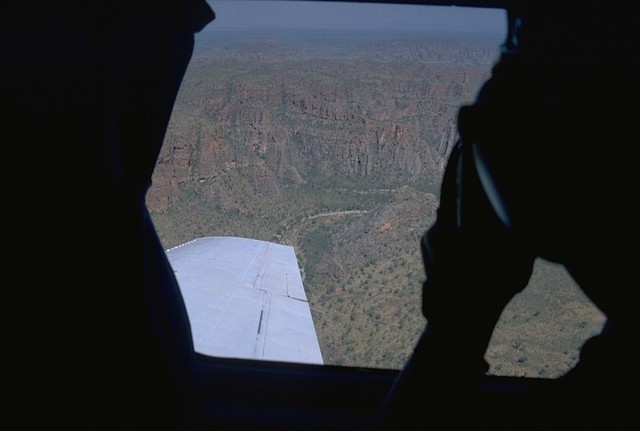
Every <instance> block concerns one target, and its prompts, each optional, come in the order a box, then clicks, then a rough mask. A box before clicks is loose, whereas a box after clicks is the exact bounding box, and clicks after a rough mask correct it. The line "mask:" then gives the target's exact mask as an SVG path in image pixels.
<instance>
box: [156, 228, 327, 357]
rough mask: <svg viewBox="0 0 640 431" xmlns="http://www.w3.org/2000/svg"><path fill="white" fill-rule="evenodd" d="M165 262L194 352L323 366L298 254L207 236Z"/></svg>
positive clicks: (182, 247) (284, 247) (173, 251)
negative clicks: (177, 291) (183, 310)
mask: <svg viewBox="0 0 640 431" xmlns="http://www.w3.org/2000/svg"><path fill="white" fill-rule="evenodd" d="M167 257H168V259H169V262H170V263H171V266H172V268H173V270H174V272H175V275H176V278H177V280H178V284H179V285H180V290H181V292H182V296H183V297H184V301H185V304H186V307H187V312H188V314H189V321H190V323H191V329H192V333H193V341H194V345H195V350H196V351H197V352H199V353H202V354H205V355H209V356H218V357H232V358H244V359H264V360H273V361H283V362H299V363H312V364H322V363H323V360H322V354H321V352H320V345H319V344H318V337H317V335H316V331H315V327H314V325H313V320H312V317H311V310H310V308H309V303H308V302H307V297H306V295H305V291H304V287H303V285H302V277H301V276H300V270H299V268H298V261H297V259H296V256H295V252H294V249H293V247H291V246H287V245H281V244H275V243H270V242H266V241H259V240H254V239H247V238H238V237H203V238H198V239H195V240H193V241H190V242H187V243H185V244H182V245H180V246H177V247H174V248H172V249H169V250H167Z"/></svg>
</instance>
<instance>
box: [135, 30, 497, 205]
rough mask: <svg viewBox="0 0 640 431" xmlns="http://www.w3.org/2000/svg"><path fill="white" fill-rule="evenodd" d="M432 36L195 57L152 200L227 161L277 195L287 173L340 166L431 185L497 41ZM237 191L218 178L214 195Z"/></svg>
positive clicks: (373, 179)
mask: <svg viewBox="0 0 640 431" xmlns="http://www.w3.org/2000/svg"><path fill="white" fill-rule="evenodd" d="M429 43H430V42H429V41H402V42H395V43H394V42H385V43H378V44H364V45H362V46H351V47H350V48H349V50H350V53H351V56H350V57H347V58H344V59H337V58H331V57H330V56H329V58H322V57H321V58H315V57H311V58H303V59H302V60H300V59H298V57H295V56H289V55H285V54H287V53H289V51H288V50H287V49H285V48H281V49H280V51H281V52H282V53H281V55H279V51H278V49H276V48H275V47H273V46H272V45H271V44H269V47H270V49H269V50H268V51H267V52H268V53H269V55H268V56H267V59H266V60H265V59H264V55H263V57H259V56H258V57H257V59H256V56H253V55H250V54H247V53H246V52H244V51H241V52H240V53H237V54H235V55H231V54H226V55H222V54H219V55H218V54H216V55H214V54H210V55H201V56H198V57H196V58H194V59H193V60H192V63H191V66H190V69H189V71H188V74H187V76H186V77H185V80H184V82H183V86H182V90H181V93H180V95H179V99H178V101H177V104H176V107H175V110H174V115H173V119H172V123H171V125H170V127H169V130H168V132H167V136H166V139H165V144H164V147H163V149H162V153H161V154H160V157H159V159H158V163H157V167H156V170H155V172H154V176H153V184H154V186H153V188H152V189H151V190H150V192H149V195H148V200H147V203H148V206H149V208H150V210H151V211H152V212H164V211H167V210H168V209H169V207H170V206H171V205H172V204H174V203H176V202H177V201H179V200H180V199H181V198H182V197H183V191H181V188H180V184H183V183H188V182H195V183H198V182H199V183H205V182H211V181H212V180H214V179H215V178H216V177H217V176H220V175H224V173H225V172H228V171H230V170H236V171H239V170H241V171H243V175H245V176H247V177H248V179H249V181H253V184H254V185H253V191H255V192H257V193H260V194H263V195H267V196H270V197H272V198H281V196H282V191H281V190H282V187H283V186H284V185H288V184H294V185H300V184H302V183H304V182H306V181H311V182H313V181H320V180H322V181H325V180H330V179H337V178H339V179H340V180H342V181H347V182H348V181H349V180H350V179H352V178H364V179H367V181H369V183H370V184H374V185H375V186H376V187H398V186H401V185H404V184H416V185H419V186H420V187H423V188H424V187H431V189H430V190H429V191H433V189H432V187H434V185H435V184H436V183H437V179H438V177H439V174H440V172H441V170H442V166H443V160H444V159H445V158H446V156H447V154H448V152H449V150H450V148H451V146H452V144H453V143H454V142H455V139H456V133H455V127H454V121H455V117H456V113H457V109H458V107H459V105H460V104H461V103H468V102H470V101H472V100H473V97H474V96H475V92H476V91H477V88H478V87H479V85H480V83H481V82H482V81H483V79H485V78H486V76H487V70H488V65H489V64H490V61H491V60H492V59H493V58H495V50H494V51H493V52H492V51H491V49H490V48H488V47H487V46H484V45H481V46H476V45H470V46H466V45H464V44H461V42H455V43H454V42H451V44H452V46H450V47H448V49H447V46H446V43H445V42H443V41H432V42H431V43H432V44H433V45H434V46H432V47H430V45H429ZM425 46H426V47H427V48H425ZM472 48H473V49H472ZM256 49H258V48H256ZM327 49H328V48H327ZM474 49H475V50H474ZM412 51H413V52H414V54H415V55H414V56H413V57H412V56H411V53H412ZM323 52H324V54H323V55H325V56H327V53H326V52H325V51H323ZM425 52H436V53H439V56H436V58H431V57H428V56H425ZM445 52H446V53H447V55H446V56H445V55H444V54H443V53H445ZM434 55H435V54H434ZM442 57H444V58H445V60H446V61H445V60H443V59H442ZM261 58H262V59H261ZM426 60H430V61H426ZM472 60H473V61H472ZM480 66H482V67H480ZM234 192H235V191H234V190H230V189H229V188H228V186H225V185H221V184H219V185H218V186H217V194H218V195H219V196H218V198H217V199H222V200H224V198H223V196H224V194H227V195H229V194H233V193H234ZM223 206H224V205H223Z"/></svg>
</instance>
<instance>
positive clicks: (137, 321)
mask: <svg viewBox="0 0 640 431" xmlns="http://www.w3.org/2000/svg"><path fill="white" fill-rule="evenodd" d="M5 6H6V7H5V8H3V16H2V27H1V30H0V31H1V36H2V37H1V38H0V44H1V46H2V48H1V49H0V52H2V55H1V56H0V74H1V75H0V78H1V79H0V82H1V85H2V91H1V94H2V96H1V97H2V99H1V100H2V101H1V104H0V105H1V107H0V119H1V120H0V121H2V124H1V127H0V130H1V133H2V136H3V144H4V145H3V152H4V154H3V156H4V157H3V160H4V161H5V169H4V174H3V181H2V184H3V186H4V190H5V192H4V193H3V195H4V196H3V198H4V201H5V203H6V205H5V206H4V208H5V209H4V210H3V212H4V217H3V220H4V226H5V229H4V232H5V234H4V237H3V240H4V245H5V249H9V250H10V252H8V253H6V254H5V256H6V258H5V260H4V265H3V268H4V271H3V272H4V277H3V286H4V293H5V295H4V298H3V303H4V306H5V308H6V309H7V311H6V312H5V313H4V315H3V321H4V322H6V323H5V331H3V332H4V333H5V334H7V337H6V338H3V339H4V342H3V356H4V358H3V360H4V361H3V362H4V363H5V364H8V365H7V366H6V367H5V372H6V374H7V375H8V379H5V381H4V383H3V388H4V390H5V391H6V392H5V395H6V397H5V399H7V398H9V399H10V402H9V405H8V408H6V409H5V410H6V412H7V415H6V417H5V423H8V424H9V426H10V427H11V428H16V427H19V428H31V427H32V426H33V427H37V428H51V427H56V426H59V425H61V426H64V427H65V428H69V427H70V428H75V427H83V428H86V427H89V428H95V427H96V426H99V427H105V428H111V429H136V428H141V427H142V428H144V429H146V428H147V427H149V428H156V427H158V426H162V427H164V426H177V425H178V424H179V422H178V421H180V420H181V415H182V411H181V408H182V406H184V404H185V403H187V402H188V401H187V399H186V395H187V394H192V393H194V391H195V388H194V382H195V379H194V377H195V376H196V375H197V374H196V373H197V370H196V369H195V367H196V364H195V362H194V360H193V355H194V352H193V345H192V344H191V335H190V332H189V331H190V329H189V324H188V320H187V317H186V313H185V310H184V305H183V303H182V299H181V296H180V293H179V290H178V289H177V285H176V283H175V278H174V276H173V272H172V271H171V268H170V266H169V265H168V263H167V262H166V257H165V254H164V250H163V248H162V246H161V244H160V242H159V241H158V239H157V237H156V234H155V230H154V229H153V226H152V223H151V221H150V219H149V216H148V214H147V211H146V208H145V205H144V196H145V192H146V190H147V188H148V186H149V182H150V178H151V172H152V170H153V168H154V166H155V161H156V157H157V154H158V151H159V149H160V146H161V145H162V141H163V137H164V133H165V129H166V126H167V123H168V121H169V116H170V113H171V109H172V107H173V101H174V98H175V96H176V93H177V91H178V87H179V84H180V82H181V79H182V75H183V73H184V71H185V69H186V66H187V63H188V61H189V59H190V57H191V53H192V48H193V35H194V32H197V31H198V30H199V29H201V28H202V27H203V26H204V25H205V24H206V22H208V21H210V20H211V19H212V17H213V16H212V12H211V10H210V8H209V6H208V5H207V4H206V3H205V2H204V1H201V0H192V1H162V2H160V1H158V2H156V1H119V0H114V1H108V2H87V1H63V2H58V1H53V2H45V1H25V2H9V3H8V4H7V5H5ZM7 254H8V256H7Z"/></svg>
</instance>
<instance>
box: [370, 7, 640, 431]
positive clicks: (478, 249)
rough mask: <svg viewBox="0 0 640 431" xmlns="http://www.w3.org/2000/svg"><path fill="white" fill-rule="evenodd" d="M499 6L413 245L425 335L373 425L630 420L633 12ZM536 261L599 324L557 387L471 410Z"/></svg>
mask: <svg viewBox="0 0 640 431" xmlns="http://www.w3.org/2000/svg"><path fill="white" fill-rule="evenodd" d="M508 4H509V6H510V8H509V21H510V34H509V38H508V40H507V42H506V43H505V46H504V53H503V55H502V57H501V59H500V61H499V62H498V64H497V65H496V66H495V68H494V70H493V74H492V77H491V79H490V80H489V81H488V82H487V83H486V84H485V85H484V86H483V88H482V89H481V91H480V93H479V95H478V97H477V101H476V103H475V104H474V105H472V106H467V107H463V108H461V109H460V112H459V118H458V130H459V135H460V141H459V143H458V145H457V147H456V148H455V149H454V150H453V152H452V154H451V156H450V159H449V161H448V165H447V169H446V172H445V177H444V179H443V184H442V190H441V206H440V209H439V211H438V217H437V221H436V223H435V224H434V226H433V227H432V228H431V229H430V230H429V231H428V232H427V234H426V235H425V236H424V237H423V239H422V251H423V257H424V265H425V271H426V276H427V280H426V282H425V284H424V290H423V313H424V315H425V317H426V318H427V326H426V328H425V331H424V334H423V336H422V338H421V339H420V341H419V343H418V345H417V346H416V348H415V352H414V354H413V356H412V358H411V359H410V361H409V363H408V364H407V366H406V368H405V369H404V370H403V372H402V374H401V376H400V377H399V379H398V381H397V383H396V385H395V388H394V390H393V391H392V394H391V396H390V397H389V399H388V402H387V406H386V409H385V412H384V415H383V419H382V426H383V427H389V428H393V429H400V428H402V425H406V426H417V424H420V426H422V425H423V424H424V423H427V424H429V423H430V424H441V425H448V426H452V425H455V424H457V423H462V424H466V425H474V424H477V423H478V420H479V417H480V414H481V411H482V410H484V412H483V414H485V415H486V414H487V411H488V410H492V411H491V414H492V419H491V420H490V421H489V423H490V424H491V425H492V426H500V425H510V426H513V424H514V423H518V421H520V422H522V421H525V420H527V421H529V422H526V423H529V424H532V423H535V420H536V419H537V416H538V415H540V417H541V419H540V420H541V422H540V424H548V423H549V417H552V418H554V419H553V421H554V423H555V424H557V425H566V426H570V425H585V426H587V425H590V426H593V425H594V424H607V425H612V424H615V423H619V424H623V423H626V421H629V420H632V419H634V418H635V417H636V416H635V412H634V409H635V405H634V404H635V401H633V400H634V398H635V397H634V396H633V395H630V393H633V392H635V391H636V390H637V388H638V378H637V372H636V369H637V364H636V357H635V355H634V354H633V351H634V350H635V349H636V343H637V340H638V339H639V338H638V335H640V333H639V323H638V318H637V312H638V306H639V305H640V303H639V301H638V292H639V289H638V285H637V278H638V276H637V269H636V268H635V265H637V262H638V249H637V244H638V229H637V228H636V227H635V226H634V225H635V223H636V221H637V220H638V217H637V216H638V211H637V205H635V204H634V201H635V197H637V195H638V177H639V176H638V172H637V168H635V166H636V164H637V161H636V160H637V159H636V155H637V150H636V147H637V143H636V139H635V138H636V136H637V127H638V125H637V119H636V113H637V109H636V108H635V103H637V100H638V96H639V92H638V78H639V77H640V74H639V72H640V71H639V70H638V63H637V59H636V52H637V48H636V47H634V46H633V43H632V42H631V40H633V37H632V36H633V34H634V32H635V29H634V25H635V24H634V22H635V21H636V15H635V14H634V11H633V10H632V9H633V7H627V6H625V5H620V4H611V3H606V4H604V3H603V4H598V5H594V4H586V2H572V1H569V2H556V3H554V4H553V5H550V4H548V3H547V2H509V3H508ZM537 257H541V258H544V259H548V260H551V261H553V262H558V263H561V264H563V265H564V266H565V267H566V268H567V270H568V272H569V273H570V274H571V275H572V277H574V279H575V280H576V282H577V283H578V284H579V285H580V287H581V288H582V290H583V291H584V292H585V293H586V294H587V295H588V297H589V298H590V299H591V300H592V301H593V302H594V303H595V304H596V305H597V306H598V307H599V308H600V309H601V310H602V311H603V312H604V313H605V314H606V317H607V323H606V326H605V328H604V330H603V332H602V334H601V335H599V336H597V337H594V338H592V339H591V340H589V341H588V342H587V343H586V344H585V345H584V346H583V349H582V351H581V356H580V361H579V364H578V365H577V366H576V367H575V368H574V369H573V370H571V371H570V372H569V373H567V374H566V375H565V376H563V377H562V378H560V379H558V380H557V381H555V382H549V385H541V386H540V387H538V388H537V389H536V390H535V391H532V392H531V393H527V394H526V396H525V395H524V394H512V395H513V400H517V401H513V400H511V401H510V403H504V402H494V404H493V405H489V404H487V403H483V402H481V401H479V400H478V398H477V391H475V388H476V385H477V384H478V383H479V382H480V381H481V379H482V377H481V376H482V375H483V373H485V372H486V371H487V370H488V366H487V364H486V362H485V361H484V359H483V355H484V353H485V350H486V348H487V345H488V343H489V340H490V337H491V335H492V332H493V329H494V326H495V324H496V322H497V320H498V319H499V317H500V313H501V312H502V310H503V309H504V307H505V305H506V304H507V303H508V302H509V301H510V300H511V298H512V297H513V295H515V294H516V293H517V292H519V291H520V290H522V289H523V288H524V287H525V286H526V285H527V282H528V279H529V276H530V274H531V270H532V264H533V261H534V259H535V258H537ZM474 391H475V392H474ZM496 400H497V399H496ZM496 400H494V401H496ZM503 401H504V400H503ZM510 419H516V420H517V421H516V422H513V421H511V420H510ZM522 423H523V424H524V423H525V422H522ZM398 427H400V428H398Z"/></svg>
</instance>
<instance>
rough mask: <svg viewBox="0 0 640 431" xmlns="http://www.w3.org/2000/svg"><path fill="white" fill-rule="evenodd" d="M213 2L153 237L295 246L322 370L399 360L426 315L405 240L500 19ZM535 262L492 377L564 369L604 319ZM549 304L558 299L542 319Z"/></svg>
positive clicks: (445, 10)
mask: <svg viewBox="0 0 640 431" xmlns="http://www.w3.org/2000/svg"><path fill="white" fill-rule="evenodd" d="M211 4H212V8H213V9H214V11H215V12H216V15H217V18H216V20H215V21H213V22H212V23H211V24H210V25H209V26H208V27H206V28H205V29H204V30H203V31H202V32H201V33H199V34H198V35H197V38H196V46H195V51H194V55H193V58H192V60H191V63H190V66H189V69H188V71H187V73H186V76H185V78H184V81H183V83H182V87H181V90H180V93H179V95H178V99H177V101H176V104H175V107H174V111H173V116H172V119H171V123H170V125H169V128H168V131H167V134H166V138H165V143H164V147H163V149H162V152H161V154H160V156H159V159H158V163H157V166H156V169H155V172H154V175H153V186H152V188H151V190H150V191H149V194H148V197H147V205H148V207H149V210H150V212H151V215H152V217H153V220H154V223H155V224H156V228H157V230H158V232H159V235H160V237H161V240H162V242H163V245H164V246H165V247H166V248H167V249H172V248H174V247H176V246H178V245H180V244H183V243H185V242H188V241H191V240H193V239H195V238H200V237H218V236H232V237H242V238H251V239H258V240H261V241H266V242H269V243H275V244H279V245H287V246H291V247H293V250H295V256H296V257H297V264H298V267H299V272H300V275H301V279H302V282H303V284H304V290H305V292H306V297H307V300H308V304H309V308H310V310H311V315H312V317H313V323H314V326H315V330H316V333H317V338H318V343H319V346H320V350H321V352H322V358H323V363H324V364H333V365H346V366H359V367H376V368H396V369H398V368H401V367H402V366H403V365H404V363H405V361H406V359H407V358H408V357H409V355H410V354H411V350H412V347H413V345H414V343H415V341H416V340H417V337H418V335H419V334H420V332H421V330H422V329H423V327H424V324H425V321H424V319H423V317H422V315H421V312H420V303H421V285H422V282H423V281H424V272H423V269H422V263H421V257H420V250H419V239H420V237H421V235H422V234H423V233H424V231H425V230H426V229H427V228H428V227H429V226H430V225H431V223H433V221H434V218H435V212H436V209H437V207H438V194H439V184H440V180H441V176H442V173H443V168H444V165H445V162H446V159H447V156H448V154H449V152H450V150H451V148H452V146H453V145H454V143H455V141H456V138H457V135H456V127H455V120H456V116H457V110H458V108H459V107H460V105H462V104H468V103H471V102H472V101H473V100H474V97H475V95H476V94H477V92H478V90H479V88H480V86H481V85H482V83H483V82H484V81H485V80H486V79H487V78H488V76H489V74H490V71H491V67H492V66H493V65H494V64H495V62H496V61H497V59H498V56H499V52H500V45H501V43H502V41H503V40H504V39H505V35H506V14H505V12H504V11H503V10H497V9H473V8H460V7H434V6H415V5H413V6H411V5H397V4H396V5H389V4H386V5H383V4H366V3H334V2H306V1H305V2H293V1H284V2H272V1H216V2H212V3H211ZM539 266H540V268H539V269H538V270H537V271H536V274H535V276H534V278H533V280H532V284H533V287H532V288H531V289H528V290H527V291H526V293H523V294H522V295H520V296H519V297H518V298H516V300H514V302H513V304H512V305H510V307H509V308H508V309H507V310H506V311H505V315H504V317H503V319H502V321H501V323H500V324H499V326H498V330H497V331H496V334H495V336H494V340H493V341H492V344H491V346H490V349H489V351H488V352H487V358H488V360H489V361H490V362H491V366H492V372H494V373H498V374H509V375H530V376H545V377H546V376H556V375H558V374H561V373H562V372H563V371H564V370H566V369H567V367H569V366H571V365H573V364H574V363H575V361H576V358H577V348H578V347H579V345H580V344H581V343H582V341H583V340H584V338H585V337H588V336H590V335H593V333H595V332H597V331H598V330H599V328H600V326H601V324H602V317H601V316H600V315H599V314H598V313H597V312H596V311H594V309H593V307H592V306H591V305H590V304H589V303H588V302H587V301H586V299H585V298H584V297H582V296H581V295H580V294H579V293H578V290H577V289H576V287H575V285H573V283H572V282H571V281H570V279H569V278H568V276H567V275H566V274H564V273H563V272H562V271H561V270H560V269H559V268H556V267H553V266H550V265H547V264H544V263H540V265H539ZM552 286H553V287H552ZM555 286H561V287H562V292H563V293H562V294H561V297H559V298H556V297H554V298H556V299H553V300H551V299H550V297H551V295H552V293H551V292H552V291H553V290H554V289H556V287H555ZM554 295H555V293H554ZM562 295H564V296H562ZM549 301H555V302H560V301H562V302H564V303H570V304H572V308H571V309H570V310H569V309H566V307H564V306H562V305H561V304H558V305H559V306H560V309H561V310H564V311H559V312H558V311H554V313H556V314H554V315H553V316H551V314H550V313H552V311H551V307H549ZM563 307H564V308H563ZM557 313H560V314H561V315H558V314H557ZM562 313H564V314H562ZM190 317H192V318H194V317H193V316H190ZM553 319H555V320H553ZM551 320H553V321H554V322H556V323H557V324H558V325H560V326H561V328H562V333H563V334H564V335H566V338H564V339H562V340H561V341H558V338H557V337H556V336H557V335H558V333H557V332H556V331H557V326H553V327H552V326H551V324H550V323H549V322H550V321H551ZM516 331H517V332H516ZM551 331H554V332H553V335H554V337H553V340H554V341H550V339H551V338H552V337H548V336H547V334H550V332H551ZM532 334H533V335H534V337H533V341H530V338H531V335H532ZM547 350H549V351H551V353H550V356H549V354H548V353H545V352H546V351H547Z"/></svg>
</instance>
